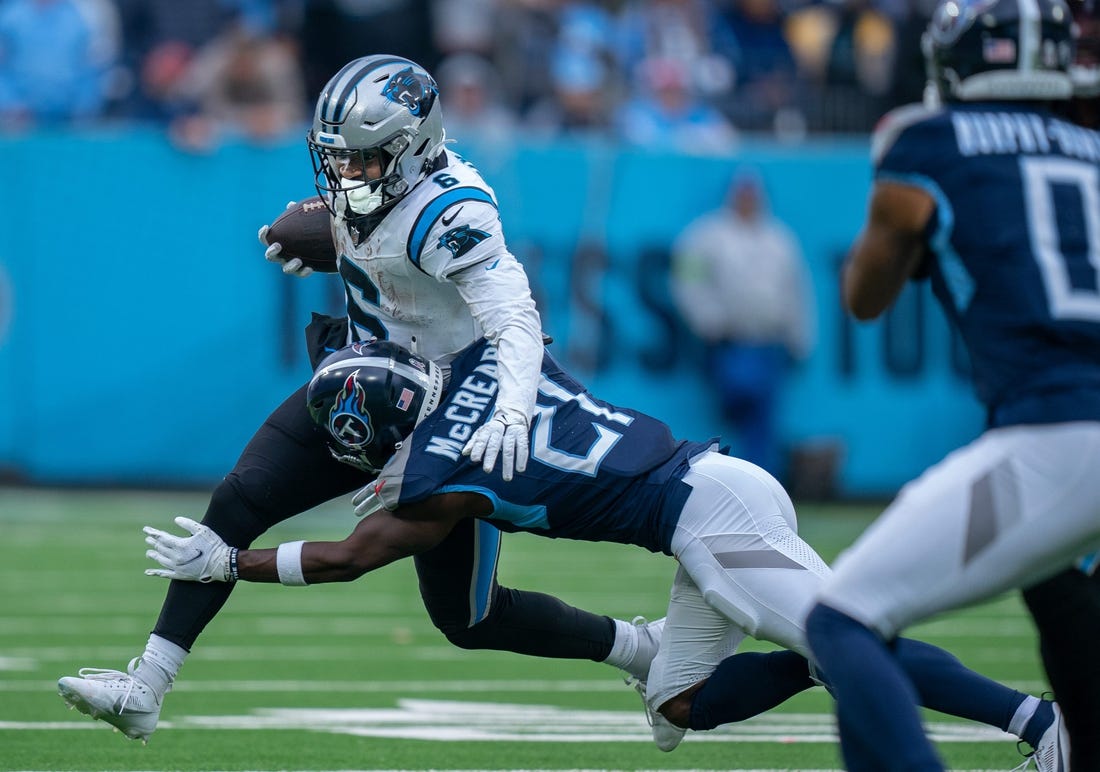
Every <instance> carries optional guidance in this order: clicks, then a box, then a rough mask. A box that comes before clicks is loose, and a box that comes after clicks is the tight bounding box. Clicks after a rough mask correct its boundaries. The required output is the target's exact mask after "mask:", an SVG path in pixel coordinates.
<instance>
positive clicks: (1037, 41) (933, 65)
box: [921, 0, 1074, 101]
mask: <svg viewBox="0 0 1100 772" xmlns="http://www.w3.org/2000/svg"><path fill="white" fill-rule="evenodd" d="M921 42H922V48H923V50H924V58H925V63H926V65H927V68H928V80H929V85H930V86H931V87H933V93H934V94H935V95H937V96H938V98H939V99H940V100H943V101H952V100H955V101H975V100H983V101H996V100H1039V101H1044V100H1063V99H1069V98H1070V97H1071V96H1072V95H1073V84H1072V81H1071V79H1070V75H1069V69H1070V65H1071V64H1072V63H1073V51H1074V43H1073V20H1072V16H1071V14H1070V10H1069V7H1068V6H1067V5H1066V3H1065V1H1064V0H941V2H940V4H939V5H938V6H937V7H936V10H935V12H934V13H933V15H932V20H931V22H929V24H928V29H927V31H926V32H925V33H924V37H923V39H922V41H921Z"/></svg>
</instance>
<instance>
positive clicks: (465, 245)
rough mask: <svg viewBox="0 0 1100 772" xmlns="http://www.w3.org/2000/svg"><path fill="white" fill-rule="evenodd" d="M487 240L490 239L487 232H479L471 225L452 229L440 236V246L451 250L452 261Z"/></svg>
mask: <svg viewBox="0 0 1100 772" xmlns="http://www.w3.org/2000/svg"><path fill="white" fill-rule="evenodd" d="M487 238H489V234H488V233H486V232H485V231H479V230H478V229H477V228H471V227H470V226H469V225H460V226H458V227H457V228H451V229H450V230H449V231H447V232H446V233H444V234H443V235H442V236H440V237H439V246H441V247H446V248H447V249H449V250H451V259H454V258H456V257H462V256H463V255H464V254H466V253H467V252H469V251H470V250H471V249H473V248H474V247H476V246H477V245H478V244H480V243H481V242H483V241H485V239H487Z"/></svg>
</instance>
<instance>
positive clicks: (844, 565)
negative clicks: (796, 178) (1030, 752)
mask: <svg viewBox="0 0 1100 772" xmlns="http://www.w3.org/2000/svg"><path fill="white" fill-rule="evenodd" d="M925 53H926V56H927V57H928V64H929V72H930V74H931V76H932V84H931V85H932V87H933V88H934V89H935V93H936V94H938V95H939V98H940V101H941V103H942V106H938V107H929V108H926V107H917V108H907V109H904V110H902V111H900V112H897V113H895V114H892V115H890V116H888V117H887V119H886V120H885V121H884V123H883V125H882V126H881V128H879V129H878V131H877V135H876V137H875V138H874V143H873V148H874V154H875V155H874V160H875V169H876V176H875V183H874V187H873V190H872V193H871V201H870V209H869V214H868V220H867V224H866V226H865V227H864V229H863V232H862V233H861V234H860V236H859V238H858V239H857V241H856V243H855V245H854V247H853V249H852V252H851V254H850V256H849V258H848V261H847V265H846V267H845V270H844V274H843V296H844V300H845V303H846V305H847V307H848V309H849V311H850V312H851V313H852V314H853V315H855V316H856V317H858V318H860V319H870V318H873V317H876V316H878V315H879V314H880V313H882V312H883V311H884V310H885V309H886V308H887V307H889V306H890V304H891V303H892V302H893V300H894V299H895V298H896V297H897V295H898V293H899V292H900V291H901V290H902V288H903V286H904V285H905V284H906V282H907V281H908V280H910V279H912V278H916V277H919V276H921V275H923V274H925V273H927V274H928V275H930V276H931V281H932V289H933V291H934V293H935V295H936V297H937V299H938V300H939V301H940V303H941V305H942V306H943V307H944V310H945V312H946V314H947V316H948V318H949V320H950V321H951V323H952V324H953V325H954V327H955V328H956V329H957V330H958V331H959V333H960V334H961V336H962V339H963V341H964V343H965V345H966V346H967V349H968V351H969V354H970V360H971V367H972V371H973V378H974V384H975V387H976V390H977V393H978V397H979V398H980V399H981V400H982V402H983V403H984V405H985V407H986V414H987V427H988V428H987V429H986V431H985V432H984V433H983V434H982V435H981V436H980V437H979V438H978V439H976V440H975V441H973V442H972V443H970V444H969V445H967V446H965V447H963V448H961V449H960V450H958V451H956V452H954V453H952V454H951V455H949V456H948V457H947V458H946V459H944V460H943V461H941V462H940V463H939V464H937V465H935V466H933V467H932V468H931V469H929V470H928V471H926V472H925V473H924V474H923V475H922V476H921V477H919V478H918V479H916V480H915V481H913V482H911V483H909V484H908V485H907V486H905V487H904V488H903V489H902V491H901V493H900V494H899V496H898V497H897V499H896V500H895V501H894V502H893V503H892V504H891V505H890V507H889V508H888V509H887V510H886V512H885V513H884V514H883V515H882V516H881V517H880V518H879V520H878V521H877V522H876V523H875V524H874V525H872V526H871V528H870V529H868V531H867V532H866V533H865V534H864V535H863V536H862V537H861V538H860V539H859V540H858V541H857V542H856V544H855V545H854V546H853V547H852V548H851V549H849V550H848V551H847V552H846V553H844V554H843V555H842V556H841V557H840V559H839V560H838V561H837V564H836V566H835V569H836V571H835V574H834V575H833V577H832V578H831V579H830V580H828V581H827V582H826V584H825V586H824V588H823V589H822V592H821V595H820V599H819V600H820V602H819V603H818V604H817V605H816V606H815V608H814V609H813V611H812V612H811V614H810V615H809V618H808V622H807V627H808V636H809V642H810V646H811V648H812V651H813V654H814V656H815V657H816V658H817V662H818V664H819V666H820V667H821V668H822V670H823V671H824V672H825V673H826V674H827V675H828V678H829V680H830V682H831V683H832V685H833V688H834V689H835V692H836V695H837V698H838V702H837V712H838V717H839V724H840V727H841V738H842V749H843V753H844V757H845V760H846V761H847V763H848V768H849V769H852V770H883V769H906V770H917V769H919V770H938V769H942V768H943V767H942V764H941V762H940V760H939V759H938V757H937V755H936V753H935V750H934V748H933V747H932V745H931V743H930V742H929V741H928V740H927V738H926V737H925V735H924V732H923V731H922V727H921V724H920V720H919V714H918V712H917V711H916V709H915V694H914V690H913V684H912V682H911V681H910V680H909V679H908V678H906V677H905V675H904V673H903V672H902V671H901V670H900V669H899V667H898V661H897V657H896V651H895V649H894V641H895V640H896V636H897V634H898V633H899V631H901V630H903V629H905V628H906V627H907V626H909V625H911V624H913V623H914V622H917V621H919V620H922V619H926V618H928V617H930V616H932V615H935V614H938V613H941V612H945V611H948V610H950V609H954V608H958V607H961V606H964V605H967V604H971V603H975V602H978V601H981V600H984V599H987V598H991V597H993V596H995V595H997V594H999V593H1002V592H1004V591H1006V590H1010V589H1013V588H1018V587H1027V586H1029V585H1031V584H1034V583H1035V582H1036V581H1038V580H1042V579H1044V578H1045V577H1048V576H1051V575H1053V574H1055V573H1057V572H1059V571H1062V570H1063V569H1065V568H1067V567H1069V566H1071V565H1072V564H1073V563H1074V562H1075V560H1076V559H1077V558H1079V557H1080V556H1082V555H1084V554H1086V553H1088V552H1090V551H1092V550H1094V549H1095V548H1096V547H1097V545H1098V543H1100V474H1097V469H1098V468H1100V133H1097V132H1095V131H1090V130H1088V129H1085V128H1082V127H1080V126H1077V125H1074V124H1072V123H1070V122H1069V121H1067V120H1064V119H1062V118H1060V117H1059V116H1058V114H1057V113H1056V112H1054V111H1052V110H1050V109H1048V103H1064V100H1066V99H1068V98H1069V97H1070V96H1071V94H1072V85H1071V78H1070V77H1069V67H1070V64H1071V62H1072V60H1073V44H1072V40H1071V21H1070V10H1069V8H1067V6H1066V5H1065V4H1064V3H1063V2H1062V0H980V2H972V3H967V2H959V1H958V0H946V1H945V2H942V3H941V5H940V6H939V7H938V8H937V10H936V12H935V14H934V16H933V19H932V21H931V24H930V26H929V29H928V32H927V33H926V37H925ZM1091 699H1092V700H1094V701H1095V700H1100V694H1095V693H1093V694H1092V695H1091ZM1092 730H1093V731H1095V727H1093V728H1092ZM1051 750H1054V748H1052V749H1051ZM1057 750H1058V751H1059V752H1058V753H1056V754H1054V753H1052V754H1051V755H1050V756H1045V755H1043V754H1037V755H1036V759H1035V760H1036V761H1037V762H1038V764H1039V769H1041V770H1062V769H1065V768H1066V765H1067V763H1068V762H1067V759H1068V751H1067V748H1066V747H1065V744H1062V746H1061V747H1060V748H1058V749H1057Z"/></svg>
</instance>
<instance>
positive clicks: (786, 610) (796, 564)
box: [646, 451, 829, 709]
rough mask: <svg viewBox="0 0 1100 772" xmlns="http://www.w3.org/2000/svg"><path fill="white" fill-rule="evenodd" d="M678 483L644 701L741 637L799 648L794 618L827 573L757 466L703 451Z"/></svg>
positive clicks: (800, 633)
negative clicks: (678, 505)
mask: <svg viewBox="0 0 1100 772" xmlns="http://www.w3.org/2000/svg"><path fill="white" fill-rule="evenodd" d="M684 482H685V483H687V484H688V485H690V486H691V488H692V492H691V494H690V495H689V496H688V499H687V501H686V503H685V504H684V509H683V512H682V513H681V515H680V520H679V522H678V523H677V525H676V533H675V534H674V536H673V537H672V550H673V554H674V555H675V556H676V559H677V560H678V561H679V562H680V567H679V569H678V570H677V572H676V579H675V581H674V582H673V585H672V593H671V599H670V601H669V605H668V614H667V619H666V621H665V628H664V632H663V633H662V636H661V647H660V650H659V651H658V652H657V657H656V658H655V659H654V660H653V664H652V665H651V666H650V670H649V678H648V679H647V689H646V701H647V702H648V703H649V705H650V706H651V707H653V708H654V709H656V708H658V707H660V706H661V705H662V704H664V703H665V702H666V701H668V700H669V699H671V698H672V697H675V696H676V695H677V694H679V693H680V692H682V691H684V690H685V689H687V688H688V687H690V686H692V685H693V684H696V683H698V682H699V681H702V680H704V679H706V678H709V677H710V675H711V673H713V672H714V669H715V668H716V667H717V666H718V663H719V662H721V661H722V660H723V659H725V658H726V657H728V656H729V655H731V654H733V653H734V651H735V650H736V649H737V647H738V645H740V643H741V641H742V640H744V638H745V636H746V635H748V636H751V637H753V638H756V639H759V640H764V641H771V642H773V643H776V644H779V645H780V646H783V647H784V648H787V649H792V650H794V651H797V652H799V653H800V654H802V655H804V656H806V655H807V654H808V650H807V648H806V644H805V627H804V625H803V620H804V618H805V616H806V613H807V612H808V611H809V608H810V605H811V604H812V603H813V600H814V597H815V595H816V594H817V591H818V589H819V588H820V586H821V584H822V582H823V581H824V579H825V577H826V576H827V575H828V573H829V568H828V566H826V565H825V562H824V561H823V560H822V559H821V558H820V557H819V556H818V554H817V553H816V552H814V550H813V548H811V547H810V546H809V545H808V544H806V542H804V541H802V539H800V538H799V537H798V533H797V531H798V523H797V520H796V518H795V513H794V506H793V505H792V504H791V499H790V497H789V496H788V495H787V492H786V491H785V490H783V486H781V485H780V484H779V482H778V481H777V480H776V479H775V478H774V477H772V476H771V475H770V474H768V473H767V472H766V471H764V470H763V469H761V468H760V467H758V466H755V465H754V464H750V463H749V462H747V461H743V460H741V459H737V458H730V457H729V456H724V455H722V454H720V453H715V452H713V451H712V452H709V453H706V454H703V455H702V456H700V457H699V458H697V459H696V460H695V461H694V462H693V463H692V465H691V468H690V470H689V471H688V473H687V474H686V475H685V476H684Z"/></svg>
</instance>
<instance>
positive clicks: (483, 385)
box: [424, 346, 497, 461]
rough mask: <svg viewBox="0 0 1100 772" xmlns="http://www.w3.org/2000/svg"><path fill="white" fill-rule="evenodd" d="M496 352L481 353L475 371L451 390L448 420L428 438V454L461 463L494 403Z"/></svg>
mask: <svg viewBox="0 0 1100 772" xmlns="http://www.w3.org/2000/svg"><path fill="white" fill-rule="evenodd" d="M496 362H497V350H496V347H495V346H486V347H485V350H484V351H483V352H482V354H481V362H480V363H479V364H478V365H477V366H475V367H474V369H473V372H471V373H470V374H469V375H467V376H466V378H465V379H464V380H463V381H462V383H460V384H458V386H454V385H453V384H452V385H451V387H450V389H449V390H450V392H451V393H450V396H448V397H447V404H446V406H445V407H443V408H436V410H440V409H442V410H443V417H444V418H445V419H446V420H445V421H440V422H439V423H438V428H439V429H441V430H442V431H443V434H442V436H441V435H439V434H436V435H433V436H432V437H429V438H428V445H427V447H425V448H424V452H425V453H431V454H433V455H436V456H443V457H444V458H449V459H450V460H451V461H458V459H459V456H461V455H462V448H463V447H465V445H466V441H467V440H469V439H470V436H471V435H472V434H473V433H474V427H476V426H479V425H480V424H481V423H482V420H481V417H482V416H483V415H484V414H485V411H487V410H488V409H489V408H490V406H491V405H492V404H493V398H494V397H496V393H497V364H496Z"/></svg>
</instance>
